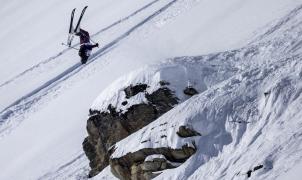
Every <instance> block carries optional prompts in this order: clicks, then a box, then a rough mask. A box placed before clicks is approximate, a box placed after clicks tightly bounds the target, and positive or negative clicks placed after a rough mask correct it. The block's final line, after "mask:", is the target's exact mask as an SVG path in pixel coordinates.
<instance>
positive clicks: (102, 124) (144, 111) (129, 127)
mask: <svg viewBox="0 0 302 180" xmlns="http://www.w3.org/2000/svg"><path fill="white" fill-rule="evenodd" d="M146 88H147V85H145V84H138V85H135V86H132V85H131V86H129V87H127V88H126V89H125V90H124V92H125V94H126V97H127V98H130V97H131V96H134V95H135V94H137V93H139V92H144V93H145V97H146V99H147V100H148V103H142V104H135V105H132V106H130V107H129V108H128V109H127V111H126V112H125V113H122V112H117V110H116V108H115V107H113V106H112V105H109V106H108V108H107V110H106V111H103V112H100V111H97V110H90V111H89V113H90V117H89V119H88V120H87V132H88V137H86V138H85V140H84V142H83V149H84V151H85V154H86V156H87V157H88V159H89V161H90V163H89V165H90V167H91V171H90V173H89V177H93V176H95V175H96V174H98V173H99V172H100V171H102V170H103V169H104V168H105V167H106V166H108V165H109V157H110V155H111V153H112V150H113V148H112V147H111V146H112V145H114V144H115V143H116V142H118V141H119V140H121V139H123V138H125V137H127V136H128V135H130V134H132V133H133V132H135V131H137V130H139V129H141V128H142V127H144V126H146V125H147V124H149V123H151V122H152V121H154V120H155V119H157V118H158V117H159V116H161V115H162V114H164V113H165V112H167V111H169V110H170V109H172V108H173V106H174V105H176V104H177V103H178V99H177V97H175V95H174V93H173V92H172V91H171V90H170V89H169V88H167V87H161V88H159V89H158V90H156V91H155V92H153V93H151V94H148V93H147V92H146V91H145V90H146ZM125 100H126V99H125ZM124 104H125V102H124ZM151 154H152V153H151Z"/></svg>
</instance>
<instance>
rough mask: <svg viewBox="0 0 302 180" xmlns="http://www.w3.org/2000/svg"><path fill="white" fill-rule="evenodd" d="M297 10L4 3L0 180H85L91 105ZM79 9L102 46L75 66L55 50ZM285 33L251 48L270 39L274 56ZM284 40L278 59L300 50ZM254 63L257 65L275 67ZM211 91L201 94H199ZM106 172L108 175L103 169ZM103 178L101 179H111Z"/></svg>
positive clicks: (236, 1)
mask: <svg viewBox="0 0 302 180" xmlns="http://www.w3.org/2000/svg"><path fill="white" fill-rule="evenodd" d="M300 3H301V2H300V1H298V0H287V1H283V0H277V1H276V0H265V1H262V0H247V1H240V0H231V1H223V0H214V1H213V0H211V1H210V0H170V1H169V0H154V1H152V0H144V1H141V0H134V1H123V2H120V1H111V0H110V1H109V0H104V1H97V0H88V1H80V0H77V1H64V2H61V1H58V0H50V1H47V2H44V1H37V0H26V1H25V0H21V1H20V0H18V1H17V0H11V1H6V2H3V3H2V6H1V7H0V14H1V18H2V19H1V21H0V27H1V28H0V29H1V31H0V40H1V42H3V43H2V45H0V51H1V54H0V57H1V58H0V59H1V63H2V65H1V66H0V82H1V85H0V93H1V98H0V115H1V119H0V133H1V134H0V136H1V138H0V147H1V148H0V160H1V163H0V168H1V173H0V179H39V178H41V179H81V178H85V177H86V175H87V172H88V163H89V162H88V160H87V159H86V157H85V156H84V154H83V150H82V146H81V143H82V141H83V139H84V137H85V136H86V132H85V125H86V122H85V120H86V118H87V113H88V109H89V107H90V105H91V103H92V102H93V100H94V99H95V98H96V97H97V95H98V94H99V92H101V91H102V90H104V89H105V87H107V86H108V85H109V84H110V83H111V82H113V81H114V80H115V79H116V78H118V77H119V76H121V75H124V74H125V73H128V72H130V71H132V70H134V69H136V68H140V67H141V66H145V65H146V64H152V63H156V62H158V61H161V60H163V59H167V58H171V57H175V56H187V55H202V54H209V53H213V52H217V51H228V50H230V49H236V48H240V47H243V46H244V45H245V44H246V43H248V42H250V41H251V40H252V39H254V34H253V33H254V32H255V30H259V29H258V28H261V27H263V28H262V29H261V31H260V33H257V34H263V33H261V32H262V30H263V31H265V30H267V29H269V28H270V27H271V26H270V25H268V23H271V21H272V20H276V21H277V20H279V19H280V18H281V17H284V16H285V15H286V14H287V13H288V12H289V11H290V10H292V9H294V8H296V7H298V5H299V4H300ZM84 5H88V6H89V8H88V10H87V13H86V15H85V17H84V20H83V24H82V27H83V28H85V29H87V30H89V32H90V33H91V34H92V35H93V36H92V38H93V39H94V40H97V41H99V42H100V44H101V48H100V49H98V50H97V51H95V52H94V54H93V56H92V58H91V60H90V61H89V63H88V64H87V65H86V66H81V65H80V64H79V58H78V57H77V52H76V51H73V50H71V49H65V48H64V47H62V46H61V45H60V44H61V42H62V41H65V39H66V38H67V37H66V32H67V28H68V20H69V16H70V11H71V9H72V8H74V7H77V8H78V11H79V10H80V8H82V7H83V6H84ZM298 12H299V9H297V13H298ZM293 15H295V13H293ZM287 19H292V17H289V18H284V23H280V25H278V26H276V28H279V27H280V28H286V27H290V25H292V26H293V27H297V28H299V20H298V19H295V20H294V22H291V23H290V24H288V23H285V22H287ZM286 32H287V31H282V33H281V32H279V33H271V31H268V33H267V34H268V35H265V36H264V37H261V38H260V40H257V42H259V41H263V43H264V44H265V43H266V42H267V43H266V44H265V45H264V46H261V47H263V49H264V50H263V51H269V50H271V51H276V50H277V49H276V48H275V47H274V48H271V49H270V47H271V44H272V43H269V40H270V39H272V38H274V37H272V36H277V37H279V36H282V35H284V37H285V38H287V37H286V36H285V35H287V33H286ZM288 35H289V36H288V37H291V38H292V41H285V42H286V43H294V44H286V43H284V44H283V45H282V46H279V47H280V48H284V50H283V51H280V54H281V55H282V54H286V53H287V52H288V51H286V50H289V49H286V48H285V47H291V48H292V51H294V50H295V49H297V50H299V43H298V42H299V41H298V40H295V39H296V38H297V37H298V38H299V37H300V36H299V31H295V32H292V31H289V32H288ZM265 38H267V39H268V40H265ZM75 43H76V42H75ZM275 45H276V46H277V45H278V43H275ZM294 45H296V46H294ZM260 50H261V49H260ZM278 50H279V49H278ZM238 51H240V50H238ZM230 52H233V51H230ZM235 52H236V51H235ZM240 52H244V51H240ZM296 52H297V51H296ZM230 54H234V53H230ZM235 54H236V53H235ZM268 54H271V53H269V52H268ZM216 55H217V54H215V53H214V54H212V56H211V55H209V57H214V58H215V56H216ZM228 55H229V53H219V55H218V57H219V56H225V59H227V58H226V57H228ZM275 55H276V57H277V54H275ZM235 57H236V56H235ZM258 57H259V62H261V61H260V60H262V59H264V60H266V61H267V62H269V61H271V60H275V58H266V56H261V57H262V58H260V56H258ZM269 57H272V56H269ZM185 59H186V58H184V60H185ZM209 59H211V58H209ZM223 59H224V58H222V60H223ZM277 59H279V58H277ZM241 60H242V59H241ZM241 60H240V61H241ZM180 64H181V63H180ZM234 64H236V65H234V68H238V73H239V72H241V71H243V70H245V68H246V67H248V66H252V67H253V68H256V65H254V63H253V62H245V61H244V62H242V65H241V62H236V61H234ZM255 64H259V63H255ZM267 64H269V63H267ZM231 65H232V64H230V66H231ZM260 71H261V70H260ZM226 78H227V77H226ZM289 78H292V79H294V78H293V77H289ZM213 82H218V81H213ZM211 85H212V84H211ZM215 87H216V86H215ZM211 89H212V87H211V88H210V87H207V91H205V93H206V92H208V90H209V91H210V90H211ZM203 90H206V89H205V88H204V89H203ZM186 102H187V101H186ZM192 116H193V114H192ZM203 167H205V166H203ZM106 172H108V173H109V170H108V168H107V169H106ZM196 172H197V171H196ZM102 173H103V172H102ZM108 173H105V174H107V175H106V176H107V177H112V175H110V174H108ZM101 175H102V174H101ZM96 178H97V177H96ZM99 178H102V177H101V176H100V177H99Z"/></svg>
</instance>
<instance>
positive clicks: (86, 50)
mask: <svg viewBox="0 0 302 180" xmlns="http://www.w3.org/2000/svg"><path fill="white" fill-rule="evenodd" d="M75 35H76V36H79V37H80V49H79V56H80V57H81V62H82V64H86V62H87V60H88V58H89V56H90V55H91V51H92V49H93V48H95V47H99V44H98V43H96V44H94V45H93V44H91V42H90V36H89V33H88V32H87V31H85V30H83V29H80V31H79V32H77V33H75Z"/></svg>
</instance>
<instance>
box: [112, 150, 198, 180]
mask: <svg viewBox="0 0 302 180" xmlns="http://www.w3.org/2000/svg"><path fill="white" fill-rule="evenodd" d="M195 152H196V149H195V148H193V147H189V146H187V145H185V146H183V147H182V148H181V149H171V148H167V147H161V148H154V149H153V148H145V149H140V150H139V151H136V152H133V153H128V154H126V155H124V156H122V157H120V158H113V159H110V166H111V172H112V173H113V174H114V175H115V176H116V177H117V178H119V179H124V180H149V179H152V178H154V177H156V176H157V175H159V174H156V173H154V172H156V171H162V170H165V169H171V168H175V167H176V166H173V165H172V164H171V163H170V162H177V163H183V162H185V161H186V160H187V159H188V158H189V157H191V156H192V155H193V154H194V153H195ZM154 154H162V155H164V156H165V158H166V159H164V158H155V159H153V161H145V158H146V157H147V156H150V155H154ZM167 160H168V161H167Z"/></svg>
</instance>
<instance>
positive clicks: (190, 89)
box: [183, 86, 198, 96]
mask: <svg viewBox="0 0 302 180" xmlns="http://www.w3.org/2000/svg"><path fill="white" fill-rule="evenodd" d="M183 92H184V94H186V95H188V96H194V95H195V94H198V91H197V90H196V89H195V88H193V87H192V86H188V87H186V89H184V91H183Z"/></svg>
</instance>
